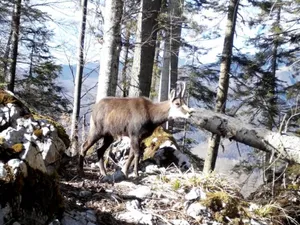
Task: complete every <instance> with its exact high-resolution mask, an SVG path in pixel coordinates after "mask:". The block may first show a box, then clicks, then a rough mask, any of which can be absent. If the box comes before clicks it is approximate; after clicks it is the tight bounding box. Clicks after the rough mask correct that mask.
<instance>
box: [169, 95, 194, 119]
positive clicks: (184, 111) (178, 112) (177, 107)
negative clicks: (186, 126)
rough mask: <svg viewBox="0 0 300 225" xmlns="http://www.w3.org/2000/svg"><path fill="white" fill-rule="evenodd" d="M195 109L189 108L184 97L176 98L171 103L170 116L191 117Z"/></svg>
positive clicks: (173, 117)
mask: <svg viewBox="0 0 300 225" xmlns="http://www.w3.org/2000/svg"><path fill="white" fill-rule="evenodd" d="M192 112H193V109H191V108H189V107H188V106H187V105H186V104H185V102H184V101H183V100H182V99H175V100H174V101H173V102H172V103H171V107H170V111H169V118H172V119H175V118H184V119H188V118H190V117H191V113H192Z"/></svg>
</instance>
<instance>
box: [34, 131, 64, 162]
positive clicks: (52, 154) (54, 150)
mask: <svg viewBox="0 0 300 225" xmlns="http://www.w3.org/2000/svg"><path fill="white" fill-rule="evenodd" d="M54 140H55V141H54ZM36 144H37V145H38V147H39V149H41V150H42V151H43V152H42V156H43V159H44V160H45V164H46V165H49V164H52V163H55V162H56V161H57V160H58V159H59V158H60V153H61V152H63V151H64V150H65V145H64V143H63V141H62V140H61V139H60V138H56V139H54V138H53V137H47V138H44V139H43V141H39V140H37V141H36Z"/></svg>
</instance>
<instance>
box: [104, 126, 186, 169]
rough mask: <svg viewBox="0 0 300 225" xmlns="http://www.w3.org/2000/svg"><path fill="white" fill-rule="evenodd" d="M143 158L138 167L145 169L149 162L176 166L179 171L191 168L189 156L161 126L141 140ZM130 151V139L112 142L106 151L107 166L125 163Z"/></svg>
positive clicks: (162, 165)
mask: <svg viewBox="0 0 300 225" xmlns="http://www.w3.org/2000/svg"><path fill="white" fill-rule="evenodd" d="M143 146H144V148H143V150H144V154H143V159H142V162H141V164H140V169H141V170H145V168H146V166H147V165H149V164H154V165H157V166H158V167H169V166H176V167H177V168H179V169H180V170H181V171H187V170H188V169H190V168H191V163H190V157H189V156H188V155H186V154H185V153H183V152H182V151H181V149H180V148H179V146H178V145H177V143H176V140H175V139H174V138H173V136H172V135H171V134H170V133H168V132H166V131H165V130H164V129H163V128H162V127H158V128H157V129H156V130H155V131H154V132H153V134H152V135H151V136H150V137H148V138H146V139H145V140H144V141H143ZM129 151H130V139H129V138H128V137H122V138H120V139H119V140H117V141H116V142H114V143H113V144H112V146H111V148H110V150H109V151H108V152H107V156H108V160H107V162H108V164H109V165H108V166H111V167H112V168H114V169H118V168H121V167H123V166H124V165H125V162H126V160H127V157H128V154H129Z"/></svg>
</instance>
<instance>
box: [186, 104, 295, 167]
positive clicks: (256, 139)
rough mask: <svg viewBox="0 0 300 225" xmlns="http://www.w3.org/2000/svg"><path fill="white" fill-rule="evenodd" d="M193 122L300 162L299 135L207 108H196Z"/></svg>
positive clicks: (223, 135)
mask: <svg viewBox="0 0 300 225" xmlns="http://www.w3.org/2000/svg"><path fill="white" fill-rule="evenodd" d="M191 122H192V123H193V124H195V125H197V126H199V127H200V128H203V129H205V130H207V131H209V132H212V133H214V134H216V135H219V136H222V137H225V138H228V139H229V140H235V141H237V142H240V143H243V144H246V145H249V146H251V147H253V148H257V149H260V150H262V151H265V152H269V153H272V154H274V155H276V156H277V157H279V158H282V159H284V160H288V161H292V162H295V163H298V164H300V150H299V148H300V147H299V146H300V138H299V137H296V136H290V135H287V134H280V133H276V132H272V131H270V130H267V129H264V128H256V127H254V126H252V125H250V124H245V123H244V122H243V121H242V120H240V119H237V118H234V117H230V116H227V115H225V114H222V113H216V112H212V111H210V110H206V109H196V110H195V112H194V113H193V116H192V118H191Z"/></svg>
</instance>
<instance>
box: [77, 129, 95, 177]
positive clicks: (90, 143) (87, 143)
mask: <svg viewBox="0 0 300 225" xmlns="http://www.w3.org/2000/svg"><path fill="white" fill-rule="evenodd" d="M99 139H100V137H98V136H96V135H92V136H89V137H88V139H87V140H86V141H85V142H84V143H83V145H82V146H81V149H80V153H79V160H78V166H77V172H78V174H79V176H84V172H83V160H84V157H85V156H86V153H87V151H88V150H89V148H90V147H92V146H93V145H94V144H95V143H96V142H97V141H98V140H99Z"/></svg>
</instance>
